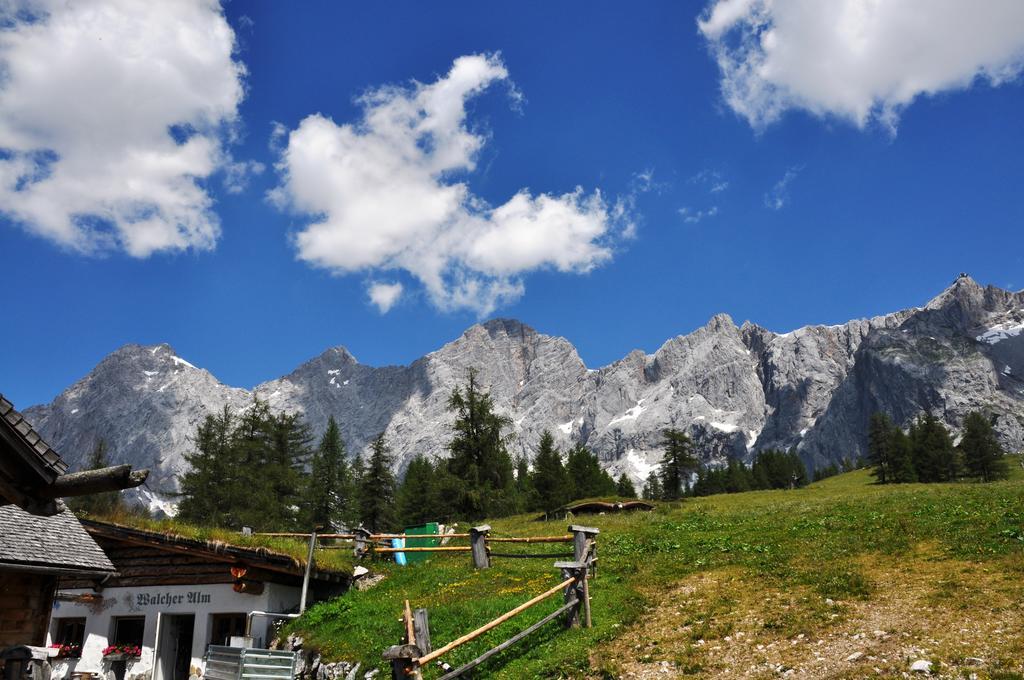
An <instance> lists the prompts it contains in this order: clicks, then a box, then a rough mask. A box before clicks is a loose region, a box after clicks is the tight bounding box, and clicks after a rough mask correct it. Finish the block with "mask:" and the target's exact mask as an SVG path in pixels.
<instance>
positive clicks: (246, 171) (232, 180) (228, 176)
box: [224, 161, 267, 194]
mask: <svg viewBox="0 0 1024 680" xmlns="http://www.w3.org/2000/svg"><path fill="white" fill-rule="evenodd" d="M266 169H267V168H266V166H265V165H263V163H260V162H259V161H233V162H230V163H227V164H226V165H225V166H224V188H225V189H227V191H228V193H230V194H240V193H242V192H243V191H245V190H246V188H247V187H248V186H249V180H250V179H251V178H252V177H253V176H255V175H262V174H263V171H264V170H266Z"/></svg>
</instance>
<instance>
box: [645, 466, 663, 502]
mask: <svg viewBox="0 0 1024 680" xmlns="http://www.w3.org/2000/svg"><path fill="white" fill-rule="evenodd" d="M641 495H642V496H643V498H644V500H648V501H660V500H662V497H663V496H664V493H663V491H662V488H661V478H660V477H659V476H658V473H657V472H651V473H650V474H649V475H647V481H646V482H644V488H643V491H642V492H641Z"/></svg>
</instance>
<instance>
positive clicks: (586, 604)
mask: <svg viewBox="0 0 1024 680" xmlns="http://www.w3.org/2000/svg"><path fill="white" fill-rule="evenodd" d="M589 583H590V579H588V578H587V570H586V569H584V570H583V622H584V623H585V624H586V627H587V628H593V627H594V624H593V623H592V622H591V620H590V585H589Z"/></svg>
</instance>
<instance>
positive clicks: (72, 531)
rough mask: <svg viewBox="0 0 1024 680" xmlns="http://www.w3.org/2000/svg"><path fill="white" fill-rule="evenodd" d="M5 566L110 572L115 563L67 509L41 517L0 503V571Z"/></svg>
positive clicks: (52, 570)
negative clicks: (112, 562)
mask: <svg viewBox="0 0 1024 680" xmlns="http://www.w3.org/2000/svg"><path fill="white" fill-rule="evenodd" d="M4 569H14V570H18V571H22V570H34V571H42V572H46V573H53V574H63V575H71V574H87V575H104V574H109V573H112V572H113V571H114V565H113V564H111V562H110V560H109V559H108V558H107V556H106V555H105V554H104V552H103V551H102V550H101V549H100V547H99V545H97V544H96V541H95V540H93V538H92V536H90V535H89V534H88V533H87V532H86V530H85V529H84V528H83V527H82V525H81V523H80V522H79V521H78V518H77V517H75V515H74V514H73V513H72V512H71V511H70V510H64V511H63V512H58V513H57V514H55V515H52V516H49V517H42V516H39V515H33V514H31V513H29V512H27V511H25V510H22V509H21V508H19V507H18V506H16V505H4V506H0V574H2V570H4ZM0 578H3V577H2V575H0Z"/></svg>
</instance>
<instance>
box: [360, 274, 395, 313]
mask: <svg viewBox="0 0 1024 680" xmlns="http://www.w3.org/2000/svg"><path fill="white" fill-rule="evenodd" d="M403 290H404V286H402V283H401V282H400V281H396V282H395V283H381V282H380V281H374V282H373V283H371V284H370V286H369V288H367V291H366V292H367V294H368V295H369V296H370V302H372V303H373V304H374V305H376V306H377V309H378V310H380V313H381V314H387V313H388V312H389V311H390V310H391V308H392V307H394V306H395V303H396V302H398V299H399V298H400V297H402V291H403Z"/></svg>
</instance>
